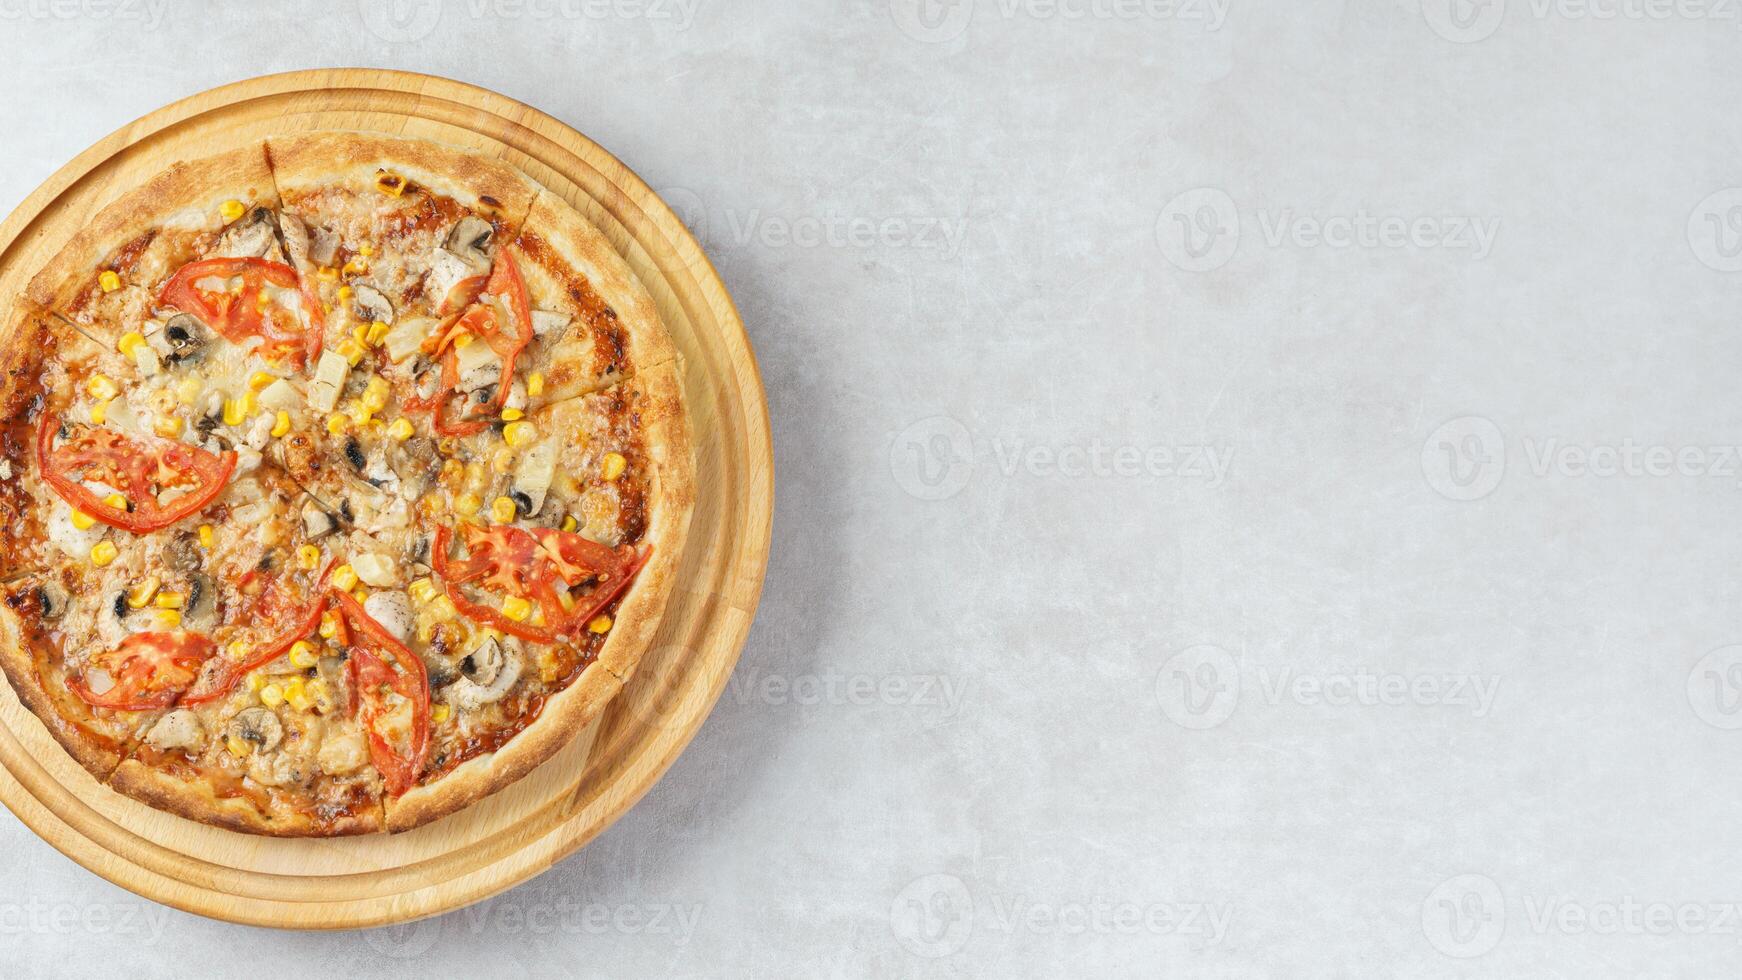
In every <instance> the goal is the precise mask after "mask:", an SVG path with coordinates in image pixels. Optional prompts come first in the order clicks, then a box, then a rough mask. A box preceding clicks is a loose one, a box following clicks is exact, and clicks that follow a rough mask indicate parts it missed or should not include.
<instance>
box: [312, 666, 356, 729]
mask: <svg viewBox="0 0 1742 980" xmlns="http://www.w3.org/2000/svg"><path fill="white" fill-rule="evenodd" d="M315 672H316V673H317V674H319V675H320V678H321V680H323V681H326V683H325V684H321V685H316V690H317V692H318V693H317V694H316V701H315V707H317V708H319V709H320V711H321V714H323V715H326V716H328V717H333V716H335V715H342V714H344V713H345V705H346V703H347V700H348V698H349V691H350V682H349V679H348V678H347V677H346V676H345V675H346V670H345V658H343V657H322V658H321V659H320V661H319V662H318V663H316V664H315Z"/></svg>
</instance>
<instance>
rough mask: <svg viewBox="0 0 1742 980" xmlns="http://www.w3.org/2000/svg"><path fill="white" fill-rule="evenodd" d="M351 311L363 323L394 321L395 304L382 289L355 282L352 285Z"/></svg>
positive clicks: (387, 322) (388, 322) (389, 322)
mask: <svg viewBox="0 0 1742 980" xmlns="http://www.w3.org/2000/svg"><path fill="white" fill-rule="evenodd" d="M351 290H352V298H351V312H352V313H354V314H355V315H356V317H357V319H358V320H359V321H361V322H363V323H385V324H389V325H391V324H392V323H393V304H392V303H391V302H389V301H388V299H387V297H386V296H383V295H382V294H381V290H379V289H376V288H375V287H374V286H370V285H367V284H365V283H355V284H353V285H352V287H351Z"/></svg>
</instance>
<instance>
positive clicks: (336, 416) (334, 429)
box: [327, 412, 351, 436]
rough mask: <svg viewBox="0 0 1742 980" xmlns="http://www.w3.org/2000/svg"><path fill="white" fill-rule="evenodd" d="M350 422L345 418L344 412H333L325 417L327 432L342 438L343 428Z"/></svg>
mask: <svg viewBox="0 0 1742 980" xmlns="http://www.w3.org/2000/svg"><path fill="white" fill-rule="evenodd" d="M350 422H351V420H350V419H348V418H346V417H345V413H344V412H334V413H333V414H331V415H329V416H327V432H328V433H330V434H332V435H335V436H342V435H344V434H345V427H346V426H347V425H349V424H350Z"/></svg>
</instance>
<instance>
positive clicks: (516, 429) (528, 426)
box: [502, 422, 538, 448]
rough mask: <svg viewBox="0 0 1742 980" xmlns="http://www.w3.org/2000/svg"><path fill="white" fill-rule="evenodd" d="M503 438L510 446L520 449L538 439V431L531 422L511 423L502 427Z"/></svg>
mask: <svg viewBox="0 0 1742 980" xmlns="http://www.w3.org/2000/svg"><path fill="white" fill-rule="evenodd" d="M502 438H503V439H504V440H506V441H507V442H508V444H509V445H510V446H514V447H515V448H519V447H521V446H524V445H526V444H527V443H529V442H531V441H532V440H534V439H537V438H538V430H537V429H534V428H533V427H532V423H531V422H510V423H508V424H507V425H505V426H503V427H502Z"/></svg>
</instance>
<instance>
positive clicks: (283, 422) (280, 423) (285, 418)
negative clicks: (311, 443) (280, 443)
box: [272, 409, 290, 439]
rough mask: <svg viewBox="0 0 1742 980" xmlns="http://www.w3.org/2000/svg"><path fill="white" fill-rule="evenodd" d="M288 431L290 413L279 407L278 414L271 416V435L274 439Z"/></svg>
mask: <svg viewBox="0 0 1742 980" xmlns="http://www.w3.org/2000/svg"><path fill="white" fill-rule="evenodd" d="M288 432H290V413H289V412H286V411H284V410H282V409H280V410H279V412H278V414H277V415H275V416H273V420H272V436H273V438H275V439H276V438H278V437H279V436H282V435H285V434H286V433H288Z"/></svg>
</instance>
